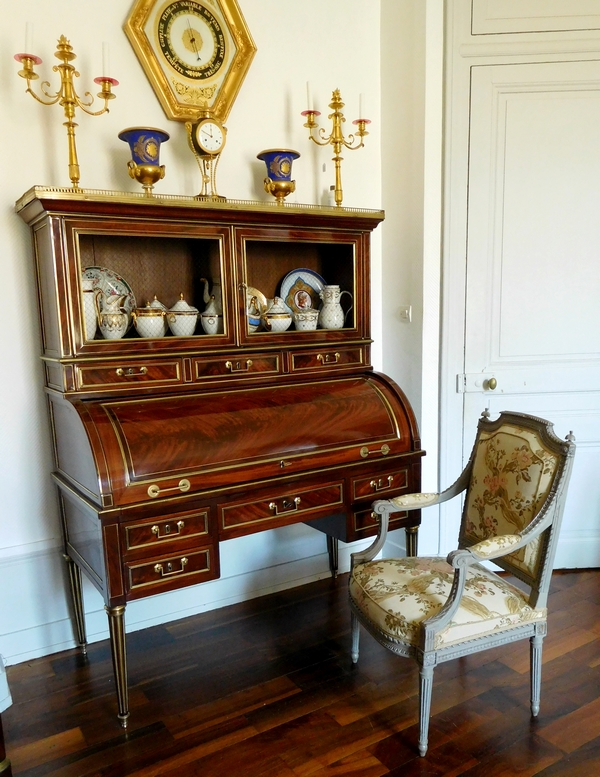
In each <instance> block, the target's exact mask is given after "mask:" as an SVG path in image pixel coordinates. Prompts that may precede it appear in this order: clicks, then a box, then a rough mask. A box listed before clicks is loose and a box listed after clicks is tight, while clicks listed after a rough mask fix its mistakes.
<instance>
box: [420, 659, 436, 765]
mask: <svg viewBox="0 0 600 777" xmlns="http://www.w3.org/2000/svg"><path fill="white" fill-rule="evenodd" d="M433 670H434V666H422V667H421V668H420V672H419V678H420V683H419V755H421V756H423V755H425V753H426V752H427V742H428V740H429V713H430V711H431V691H432V688H433Z"/></svg>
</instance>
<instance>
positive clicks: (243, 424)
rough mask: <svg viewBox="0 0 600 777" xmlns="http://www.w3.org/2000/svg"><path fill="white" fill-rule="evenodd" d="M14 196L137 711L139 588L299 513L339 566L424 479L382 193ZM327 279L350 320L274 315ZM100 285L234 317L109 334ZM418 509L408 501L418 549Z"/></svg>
mask: <svg viewBox="0 0 600 777" xmlns="http://www.w3.org/2000/svg"><path fill="white" fill-rule="evenodd" d="M16 207H17V211H18V213H19V214H20V215H21V217H22V218H23V219H24V220H25V221H26V222H27V224H29V226H30V227H31V231H32V235H33V248H34V256H35V267H36V274H37V281H38V291H39V303H40V322H41V328H42V345H43V353H42V359H43V363H44V369H45V391H46V395H47V398H48V406H49V415H50V421H51V427H52V437H53V444H54V454H55V469H54V472H53V474H52V477H53V479H54V481H55V483H56V485H57V487H58V494H59V499H60V508H61V515H62V525H63V531H64V548H65V557H66V559H67V562H68V568H69V578H70V581H71V592H72V596H73V605H74V608H73V609H74V616H75V617H74V623H75V627H76V634H77V639H78V641H79V643H80V645H81V647H82V649H84V650H85V644H86V634H85V623H84V609H83V601H82V578H81V574H82V573H83V574H85V575H86V576H87V577H88V578H89V579H90V580H91V582H92V583H93V584H94V585H95V586H96V588H97V589H98V590H99V591H100V593H101V594H102V596H103V598H104V601H105V605H106V610H107V613H108V623H109V629H110V636H111V648H112V656H113V664H114V671H115V680H116V689H117V702H118V716H119V719H120V721H121V723H122V725H124V726H125V725H126V721H127V717H128V715H129V706H128V693H127V669H126V660H125V655H126V654H125V628H124V613H125V607H126V604H127V602H129V601H132V600H134V599H138V598H141V597H146V596H151V595H153V594H155V593H162V592H165V591H171V590H175V589H178V588H181V587H184V586H190V585H196V584H198V583H202V582H204V581H207V580H214V579H215V578H218V577H219V545H220V543H221V542H223V541H225V540H227V539H229V538H232V537H240V536H244V535H247V534H251V533H253V532H259V531H263V530H266V529H272V528H275V527H279V526H285V525H288V524H292V523H296V522H306V523H307V524H308V525H309V526H312V527H314V528H315V529H318V530H320V531H322V532H323V533H324V534H325V535H326V536H327V546H328V550H329V558H330V565H331V568H332V571H333V572H335V570H336V566H337V542H338V540H341V541H343V542H351V541H353V540H357V539H360V538H363V537H368V536H370V535H373V534H374V533H375V532H376V521H375V519H374V518H373V515H372V513H371V503H372V501H373V499H374V498H376V497H378V496H380V495H381V494H383V495H385V496H397V495H399V494H401V493H404V492H412V491H419V490H420V471H421V455H422V451H421V450H420V441H419V434H418V430H417V425H416V422H415V418H414V414H413V411H412V409H411V407H410V404H409V403H408V401H407V399H406V397H405V396H404V394H403V393H402V391H401V390H400V389H399V387H398V386H396V385H395V384H394V382H393V381H392V380H390V379H389V378H388V377H386V376H385V375H381V374H378V373H376V372H374V371H373V370H372V367H371V362H370V344H371V339H370V308H369V305H370V285H369V274H370V263H369V251H370V234H371V231H372V230H373V229H374V228H375V227H376V226H377V225H378V224H379V222H380V221H381V220H382V219H383V213H382V212H381V211H367V210H352V209H346V208H337V209H335V208H320V207H317V206H293V205H287V204H286V205H284V206H277V205H275V204H271V203H250V202H235V201H234V202H231V201H230V202H221V201H201V200H198V199H194V198H187V197H177V196H167V197H158V196H157V197H145V196H143V195H141V194H140V195H137V194H124V193H118V192H102V191H97V192H96V191H86V190H79V191H73V190H69V189H51V188H38V187H36V188H33V189H31V190H30V191H28V192H27V193H26V194H25V195H24V196H23V197H22V198H21V199H20V200H19V201H18V202H17V206H16ZM84 274H85V278H86V282H85V283H84V279H83V275H84ZM90 279H91V283H90V282H89V281H90ZM323 284H327V285H338V286H339V287H340V290H343V291H348V292H350V295H351V297H350V296H349V295H344V297H343V302H344V307H345V308H346V309H347V308H348V306H349V304H350V303H351V304H352V307H351V309H350V310H349V311H348V313H347V315H346V318H345V322H344V325H343V327H342V328H339V329H326V328H321V327H319V328H317V329H314V330H303V329H296V328H295V327H294V326H293V325H292V326H291V327H290V328H288V329H287V330H286V331H274V330H276V329H277V328H278V327H275V326H270V329H268V328H267V327H266V326H265V325H258V326H257V321H256V320H255V318H253V316H256V315H258V314H259V313H260V312H261V311H262V312H264V306H265V302H266V301H267V300H271V299H273V298H275V297H276V296H281V297H282V298H283V301H284V303H285V302H286V299H287V303H286V304H288V303H289V306H291V307H292V310H293V306H294V301H293V300H294V294H295V293H297V292H298V291H300V292H307V294H308V296H309V297H310V298H311V299H310V303H309V304H312V305H313V306H314V307H317V306H318V305H319V303H320V300H319V294H320V288H321V287H322V285H323ZM98 289H100V292H99V293H98ZM90 291H91V292H92V296H93V297H94V301H95V303H96V305H97V308H98V310H99V311H100V313H102V304H103V303H104V304H107V303H110V301H111V299H110V298H111V295H117V296H121V297H122V298H123V299H120V300H118V302H115V301H114V299H113V300H112V302H113V305H112V308H111V309H114V310H116V311H118V310H120V309H123V310H125V311H126V312H128V314H131V313H132V312H135V308H138V310H139V308H143V307H144V306H145V305H146V303H147V302H150V303H152V302H153V301H154V300H155V298H156V300H157V303H158V302H160V303H162V304H163V305H164V306H165V308H166V309H167V310H165V316H164V318H165V319H168V316H169V313H168V309H170V308H172V307H173V306H174V305H175V303H176V302H177V301H178V300H181V298H182V295H183V300H184V301H185V302H186V303H187V304H188V305H189V306H192V307H195V308H197V309H198V310H199V311H200V313H201V314H202V312H204V311H209V312H211V313H215V310H216V311H217V314H220V315H221V316H222V318H218V319H217V325H216V326H212V328H211V326H208V325H207V326H206V330H208V331H209V332H214V333H209V334H207V333H206V331H205V328H204V326H203V319H202V317H201V316H200V317H199V318H198V321H197V326H196V329H195V330H194V333H193V334H191V335H189V336H175V335H173V334H172V333H171V332H169V331H168V332H167V334H166V335H164V336H154V337H141V336H140V334H139V333H138V331H137V329H136V327H135V326H130V327H129V329H128V331H127V332H126V333H125V334H124V336H122V337H120V338H116V339H107V338H106V337H104V336H103V335H102V332H101V330H100V329H99V328H98V327H97V326H96V323H97V322H96V320H95V319H94V314H93V312H92V320H91V322H90V299H89V297H86V295H89V294H90ZM286 292H287V296H286ZM290 295H291V296H290ZM300 297H302V294H301V295H300ZM300 297H299V298H298V299H300ZM304 299H305V300H306V299H308V298H307V297H306V296H305V295H304ZM157 303H155V304H157ZM267 304H268V303H267ZM92 310H93V308H92ZM221 311H222V312H221ZM86 315H87V319H86ZM143 315H144V311H143V310H142V316H143ZM207 317H208V316H207ZM130 318H131V316H130ZM159 320H160V316H159ZM171 320H172V319H171ZM163 323H164V322H163ZM268 325H269V323H267V326H268ZM140 328H141V327H140ZM161 334H162V332H161ZM409 515H410V517H409ZM419 521H420V515H419V513H418V512H414V513H412V512H411V513H410V514H407V513H402V512H399V513H397V514H395V515H394V516H393V520H392V523H391V526H392V528H399V527H404V528H405V529H406V532H407V547H408V550H409V552H414V550H415V547H416V531H417V527H418V524H419ZM197 590H198V596H199V597H201V596H202V587H201V586H200V587H199V588H198V589H197Z"/></svg>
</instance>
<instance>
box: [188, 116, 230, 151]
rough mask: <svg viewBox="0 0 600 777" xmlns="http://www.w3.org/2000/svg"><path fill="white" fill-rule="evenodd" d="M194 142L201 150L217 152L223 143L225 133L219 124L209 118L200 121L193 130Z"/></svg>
mask: <svg viewBox="0 0 600 777" xmlns="http://www.w3.org/2000/svg"><path fill="white" fill-rule="evenodd" d="M195 136H196V142H197V143H198V147H199V148H200V150H201V151H203V152H205V153H207V154H218V153H220V151H221V150H222V149H223V146H224V144H225V135H224V133H223V129H222V128H221V126H220V125H219V124H217V123H216V122H214V121H211V120H210V119H207V120H206V121H201V122H200V123H199V124H198V125H197V126H196V130H195Z"/></svg>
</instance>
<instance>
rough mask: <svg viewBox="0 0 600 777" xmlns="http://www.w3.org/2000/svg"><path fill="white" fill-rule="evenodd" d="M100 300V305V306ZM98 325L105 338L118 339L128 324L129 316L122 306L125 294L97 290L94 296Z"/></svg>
mask: <svg viewBox="0 0 600 777" xmlns="http://www.w3.org/2000/svg"><path fill="white" fill-rule="evenodd" d="M100 300H102V307H100ZM94 301H95V303H96V313H97V316H98V325H99V327H100V331H101V332H102V337H104V339H105V340H120V339H121V337H123V335H124V334H125V332H126V331H127V327H128V326H129V316H128V315H127V312H126V310H125V309H124V308H123V303H124V302H125V295H124V294H122V295H120V294H103V293H102V291H100V290H98V292H97V293H96V296H95V297H94Z"/></svg>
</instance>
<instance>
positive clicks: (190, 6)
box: [124, 0, 256, 122]
mask: <svg viewBox="0 0 600 777" xmlns="http://www.w3.org/2000/svg"><path fill="white" fill-rule="evenodd" d="M124 29H125V32H126V33H127V36H128V38H129V40H130V41H131V44H132V46H133V48H134V50H135V52H136V54H137V56H138V59H139V60H140V62H141V64H142V67H143V68H144V70H145V72H146V75H147V76H148V79H149V80H150V83H151V84H152V87H153V88H154V91H155V92H156V94H157V96H158V99H159V100H160V102H161V104H162V106H163V108H164V110H165V113H166V114H167V116H168V118H169V119H176V120H178V121H194V120H196V119H197V118H198V115H199V114H201V113H205V114H210V115H211V116H214V117H216V118H217V119H218V120H219V121H221V122H223V121H225V119H226V118H227V115H228V114H229V111H230V109H231V106H232V104H233V101H234V100H235V97H236V95H237V93H238V91H239V89H240V87H241V85H242V81H243V80H244V77H245V75H246V72H247V70H248V68H249V67H250V62H251V61H252V58H253V56H254V54H255V52H256V46H255V45H254V41H253V40H252V38H251V37H250V32H249V31H248V28H247V26H246V23H245V21H244V18H243V16H242V14H241V11H240V9H239V6H238V3H237V0H135V2H134V5H133V8H132V10H131V12H130V15H129V18H128V19H127V21H126V22H125V26H124Z"/></svg>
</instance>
